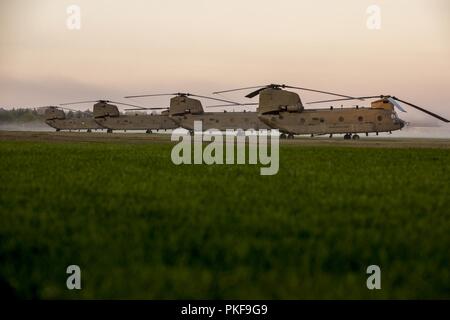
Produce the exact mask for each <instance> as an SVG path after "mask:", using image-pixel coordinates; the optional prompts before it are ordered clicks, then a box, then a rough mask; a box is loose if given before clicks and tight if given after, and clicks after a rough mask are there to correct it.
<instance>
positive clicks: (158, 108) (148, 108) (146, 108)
mask: <svg viewBox="0 0 450 320" xmlns="http://www.w3.org/2000/svg"><path fill="white" fill-rule="evenodd" d="M168 109H169V108H168V107H154V108H153V107H140V108H128V109H124V110H125V111H130V110H168Z"/></svg>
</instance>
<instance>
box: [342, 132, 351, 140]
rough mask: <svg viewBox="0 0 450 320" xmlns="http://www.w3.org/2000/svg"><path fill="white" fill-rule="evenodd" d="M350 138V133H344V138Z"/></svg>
mask: <svg viewBox="0 0 450 320" xmlns="http://www.w3.org/2000/svg"><path fill="white" fill-rule="evenodd" d="M351 138H352V135H351V134H350V133H346V134H345V135H344V140H350V139H351Z"/></svg>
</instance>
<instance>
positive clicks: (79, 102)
mask: <svg viewBox="0 0 450 320" xmlns="http://www.w3.org/2000/svg"><path fill="white" fill-rule="evenodd" d="M101 101H103V102H110V101H109V100H89V101H77V102H66V103H60V104H59V105H60V106H69V105H71V104H82V103H94V102H101Z"/></svg>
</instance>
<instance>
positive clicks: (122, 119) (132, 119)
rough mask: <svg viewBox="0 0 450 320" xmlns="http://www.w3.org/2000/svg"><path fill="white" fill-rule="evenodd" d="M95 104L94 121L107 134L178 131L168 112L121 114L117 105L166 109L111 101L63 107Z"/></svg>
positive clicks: (80, 102) (141, 108) (96, 101)
mask: <svg viewBox="0 0 450 320" xmlns="http://www.w3.org/2000/svg"><path fill="white" fill-rule="evenodd" d="M83 103H95V104H94V120H95V122H96V123H97V124H98V125H100V126H102V127H104V128H106V129H107V132H113V130H124V131H126V130H146V132H147V133H152V130H170V129H176V128H177V127H178V126H177V125H176V124H175V122H174V121H173V120H172V119H171V118H169V116H168V114H167V112H163V113H162V114H132V115H130V114H125V115H124V114H121V113H120V111H119V108H118V107H117V105H118V104H119V105H124V106H128V107H134V108H136V109H135V110H143V109H152V110H161V109H165V108H144V107H141V106H137V105H134V104H128V103H122V102H117V101H110V100H93V101H78V102H70V103H63V104H62V105H72V104H83Z"/></svg>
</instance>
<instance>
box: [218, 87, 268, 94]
mask: <svg viewBox="0 0 450 320" xmlns="http://www.w3.org/2000/svg"><path fill="white" fill-rule="evenodd" d="M262 87H265V86H254V87H245V88H237V89H230V90H222V91H215V92H213V94H220V93H226V92H234V91H241V90H250V89H256V88H262Z"/></svg>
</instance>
